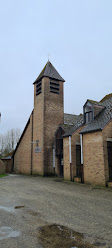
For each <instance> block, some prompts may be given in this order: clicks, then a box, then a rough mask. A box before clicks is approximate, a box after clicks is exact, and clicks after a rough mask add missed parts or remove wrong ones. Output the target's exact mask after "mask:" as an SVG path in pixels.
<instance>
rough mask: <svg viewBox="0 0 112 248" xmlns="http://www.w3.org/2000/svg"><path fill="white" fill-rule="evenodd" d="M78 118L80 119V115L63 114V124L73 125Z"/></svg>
mask: <svg viewBox="0 0 112 248" xmlns="http://www.w3.org/2000/svg"><path fill="white" fill-rule="evenodd" d="M80 118H82V114H80V115H72V114H66V113H64V124H67V125H75V124H76V123H77V121H78V120H80Z"/></svg>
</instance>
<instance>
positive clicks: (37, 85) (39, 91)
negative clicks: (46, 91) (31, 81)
mask: <svg viewBox="0 0 112 248" xmlns="http://www.w3.org/2000/svg"><path fill="white" fill-rule="evenodd" d="M40 93H41V81H39V82H37V83H36V96H37V95H39V94H40Z"/></svg>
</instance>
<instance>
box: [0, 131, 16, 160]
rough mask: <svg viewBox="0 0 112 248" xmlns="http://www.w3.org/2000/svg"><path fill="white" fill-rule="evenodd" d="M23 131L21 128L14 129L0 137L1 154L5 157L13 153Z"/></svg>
mask: <svg viewBox="0 0 112 248" xmlns="http://www.w3.org/2000/svg"><path fill="white" fill-rule="evenodd" d="M20 135H21V131H20V129H19V128H16V129H14V128H12V129H11V130H9V131H7V133H6V134H2V135H0V153H1V154H2V155H5V154H7V153H10V152H11V151H13V150H14V149H15V147H16V144H17V142H18V141H19V138H20Z"/></svg>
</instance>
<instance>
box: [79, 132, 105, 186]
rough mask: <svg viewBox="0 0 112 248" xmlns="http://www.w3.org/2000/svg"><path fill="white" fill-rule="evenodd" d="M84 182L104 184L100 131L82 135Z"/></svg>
mask: <svg viewBox="0 0 112 248" xmlns="http://www.w3.org/2000/svg"><path fill="white" fill-rule="evenodd" d="M83 166H84V183H90V184H97V185H105V172H104V150H103V136H102V132H93V133H87V134H84V135H83Z"/></svg>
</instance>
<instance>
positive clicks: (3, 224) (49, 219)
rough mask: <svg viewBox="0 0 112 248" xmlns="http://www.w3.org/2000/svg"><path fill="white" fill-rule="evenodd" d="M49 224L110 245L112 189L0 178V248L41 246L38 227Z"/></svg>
mask: <svg viewBox="0 0 112 248" xmlns="http://www.w3.org/2000/svg"><path fill="white" fill-rule="evenodd" d="M49 224H58V225H64V226H66V227H68V228H71V229H73V230H74V231H76V232H79V233H83V234H84V236H85V239H86V240H87V241H88V242H90V243H91V244H94V245H95V247H101V248H103V247H106V248H112V190H109V189H103V188H101V189H100V188H97V187H92V186H86V185H80V184H76V183H71V182H63V181H62V180H59V179H56V178H42V177H30V176H22V175H9V176H8V177H4V178H0V248H16V247H19V248H21V247H22V248H38V247H41V245H40V243H39V239H38V232H39V229H40V227H41V226H44V225H49ZM57 248H58V247H57ZM60 248H61V247H60Z"/></svg>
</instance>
